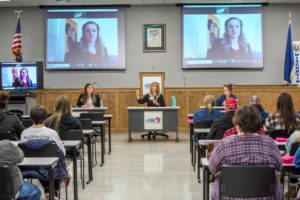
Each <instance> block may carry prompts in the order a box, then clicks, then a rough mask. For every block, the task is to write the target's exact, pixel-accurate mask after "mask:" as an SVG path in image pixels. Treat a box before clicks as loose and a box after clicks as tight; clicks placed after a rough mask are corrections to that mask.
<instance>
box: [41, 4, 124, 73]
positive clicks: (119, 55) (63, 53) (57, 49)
mask: <svg viewBox="0 0 300 200" xmlns="http://www.w3.org/2000/svg"><path fill="white" fill-rule="evenodd" d="M45 16H46V17H45V20H46V22H45V24H46V27H45V28H46V31H45V34H46V53H45V55H46V65H45V66H46V70H125V12H124V7H122V6H120V7H97V6H96V7H77V6H75V7H46V9H45Z"/></svg>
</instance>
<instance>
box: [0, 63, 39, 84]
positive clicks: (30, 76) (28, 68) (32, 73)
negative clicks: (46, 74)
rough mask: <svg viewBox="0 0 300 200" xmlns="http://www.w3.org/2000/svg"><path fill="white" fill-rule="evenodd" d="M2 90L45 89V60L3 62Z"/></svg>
mask: <svg viewBox="0 0 300 200" xmlns="http://www.w3.org/2000/svg"><path fill="white" fill-rule="evenodd" d="M0 72H1V88H2V90H35V89H43V86H44V83H43V81H44V80H43V62H18V63H16V62H3V63H1V71H0Z"/></svg>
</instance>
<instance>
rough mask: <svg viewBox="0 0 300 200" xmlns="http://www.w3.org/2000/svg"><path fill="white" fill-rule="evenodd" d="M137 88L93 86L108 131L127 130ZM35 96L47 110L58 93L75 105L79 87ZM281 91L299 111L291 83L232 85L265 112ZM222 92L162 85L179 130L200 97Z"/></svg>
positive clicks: (299, 94) (299, 93)
mask: <svg viewBox="0 0 300 200" xmlns="http://www.w3.org/2000/svg"><path fill="white" fill-rule="evenodd" d="M136 89H137V88H99V89H98V88H97V89H95V91H96V93H99V94H100V96H101V98H102V99H103V102H104V106H107V107H108V110H107V111H106V113H107V114H113V120H112V131H113V132H127V126H128V114H127V109H126V108H127V107H128V106H143V105H139V104H138V103H137V102H136V97H135V91H136ZM34 92H36V93H37V94H38V95H37V103H38V104H41V105H44V106H45V107H46V108H47V110H48V111H50V112H51V111H53V107H54V101H55V98H56V97H58V96H60V95H66V96H68V97H69V98H70V100H71V101H72V105H75V104H76V101H77V98H78V96H79V94H80V93H82V89H45V90H40V91H34ZM281 92H287V93H289V94H291V96H292V97H293V100H294V105H295V109H296V110H300V101H299V100H300V88H298V87H295V86H278V85H271V86H266V85H243V86H238V85H237V86H233V93H234V94H235V95H237V97H238V100H239V104H240V105H248V103H249V97H250V96H251V95H258V96H259V97H260V98H261V103H262V105H263V107H264V108H265V110H266V111H268V112H274V111H275V110H276V99H277V96H278V95H279V94H280V93H281ZM222 93H223V88H222V87H180V88H165V94H164V97H165V101H166V104H167V105H168V106H171V97H172V96H175V97H176V100H177V106H180V107H181V109H180V111H179V125H178V126H179V131H180V132H188V125H187V123H186V119H187V117H186V116H187V114H188V113H194V112H195V111H196V110H197V109H198V108H199V105H202V103H201V102H202V100H203V97H204V96H205V95H207V94H212V95H214V96H215V97H217V96H219V95H221V94H222Z"/></svg>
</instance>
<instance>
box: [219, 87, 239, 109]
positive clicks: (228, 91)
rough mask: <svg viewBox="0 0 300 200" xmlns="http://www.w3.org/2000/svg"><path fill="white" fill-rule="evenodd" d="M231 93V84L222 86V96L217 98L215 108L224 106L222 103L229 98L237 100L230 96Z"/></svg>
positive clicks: (232, 95)
mask: <svg viewBox="0 0 300 200" xmlns="http://www.w3.org/2000/svg"><path fill="white" fill-rule="evenodd" d="M232 91H233V89H232V84H225V85H224V86H223V94H222V95H221V96H219V97H218V98H217V100H216V103H215V106H224V105H223V104H224V101H225V100H226V99H229V98H234V99H237V97H236V96H235V95H234V94H232Z"/></svg>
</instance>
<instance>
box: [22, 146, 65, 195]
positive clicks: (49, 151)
mask: <svg viewBox="0 0 300 200" xmlns="http://www.w3.org/2000/svg"><path fill="white" fill-rule="evenodd" d="M18 146H19V148H20V149H21V150H22V151H23V153H24V157H33V158H36V157H58V149H59V148H58V146H57V145H56V144H55V143H49V144H48V145H45V146H44V147H42V148H40V149H38V150H37V149H32V148H28V147H27V146H26V145H25V144H24V143H19V144H18ZM41 176H42V174H41ZM26 178H30V177H26ZM65 191H66V200H67V199H68V184H65ZM59 196H60V189H59Z"/></svg>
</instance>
